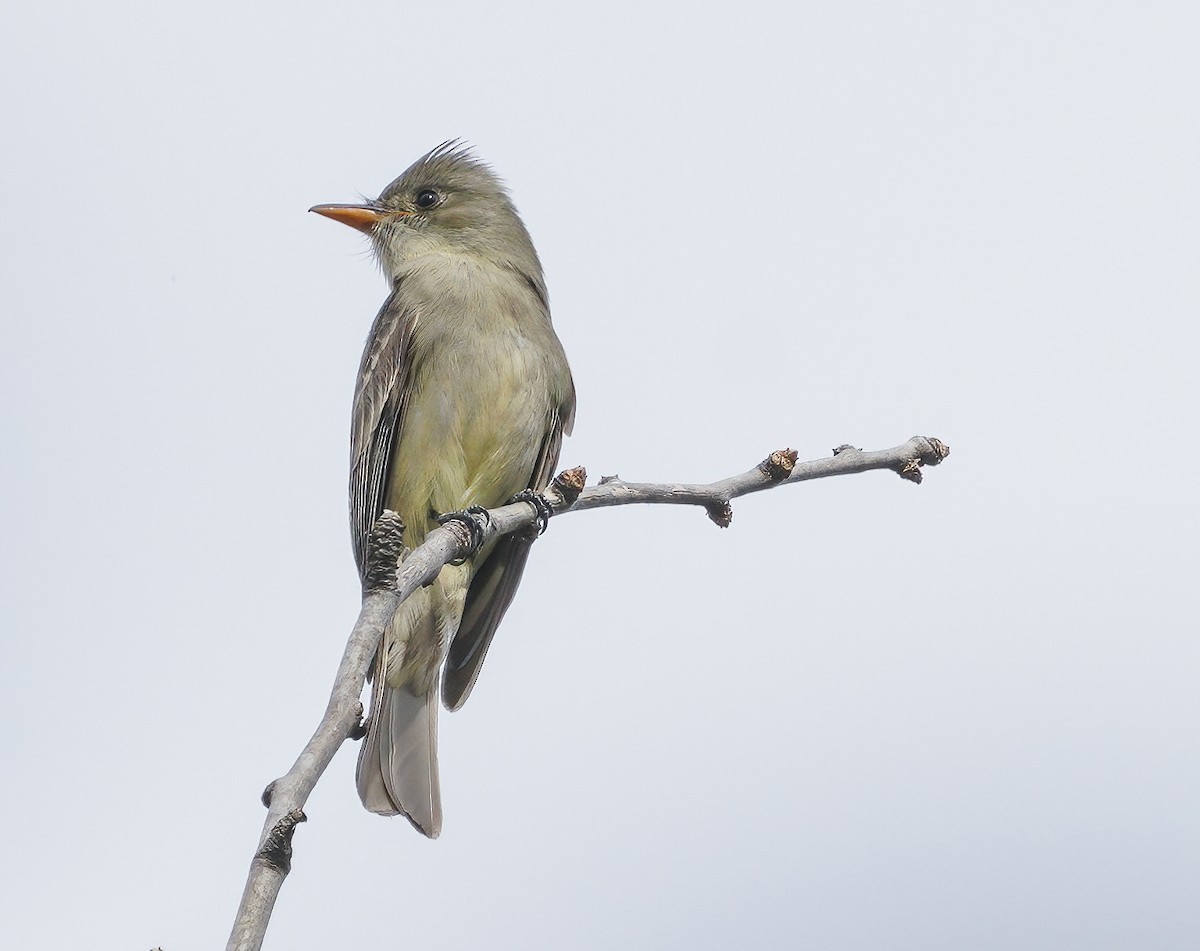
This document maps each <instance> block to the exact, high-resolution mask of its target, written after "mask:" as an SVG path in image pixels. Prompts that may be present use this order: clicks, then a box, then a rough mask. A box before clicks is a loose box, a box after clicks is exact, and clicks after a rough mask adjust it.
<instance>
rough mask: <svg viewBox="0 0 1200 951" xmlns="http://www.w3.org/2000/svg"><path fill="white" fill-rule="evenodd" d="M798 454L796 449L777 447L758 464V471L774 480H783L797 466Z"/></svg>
mask: <svg viewBox="0 0 1200 951" xmlns="http://www.w3.org/2000/svg"><path fill="white" fill-rule="evenodd" d="M798 455H799V454H798V453H797V452H796V450H795V449H776V450H775V451H774V452H773V453H771V454H770V455H769V456H767V458H766V459H764V460H763V461H762V462H760V463H759V464H758V471H759V472H761V473H762V474H763V475H765V476H766V477H767V478H768V479H770V480H771V481H772V482H782V481H783V480H784V479H786V478H787V477H788V476H790V475H791V474H792V470H793V469H795V468H796V458H797V456H798Z"/></svg>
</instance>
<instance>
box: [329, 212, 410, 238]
mask: <svg viewBox="0 0 1200 951" xmlns="http://www.w3.org/2000/svg"><path fill="white" fill-rule="evenodd" d="M308 210H309V211H315V212H316V213H317V214H318V215H324V216H325V217H326V218H332V219H333V220H334V221H340V222H341V223H342V224H344V225H349V226H350V227H351V228H357V229H358V230H359V231H362V232H363V233H364V234H370V232H371V229H372V228H374V227H375V225H377V224H378V223H379V222H380V221H382V220H383V219H384V218H390V217H391V216H392V215H395V214H407V212H386V211H383V210H382V209H379V208H376V207H375V206H373V205H313V206H312V207H311V208H309V209H308Z"/></svg>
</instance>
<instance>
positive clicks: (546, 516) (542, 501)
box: [504, 489, 554, 535]
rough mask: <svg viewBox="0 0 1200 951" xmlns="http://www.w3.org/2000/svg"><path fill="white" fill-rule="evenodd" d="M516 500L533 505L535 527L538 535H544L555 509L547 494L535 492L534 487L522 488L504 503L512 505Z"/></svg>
mask: <svg viewBox="0 0 1200 951" xmlns="http://www.w3.org/2000/svg"><path fill="white" fill-rule="evenodd" d="M514 502H528V503H529V504H530V505H532V506H533V513H534V518H533V527H534V528H535V529H536V530H537V535H542V534H543V533H544V532H545V531H546V528H547V527H548V526H549V525H550V516H551V515H553V514H554V509H552V508H551V507H550V503H549V502H547V501H546V498H545V496H543V495H542V494H541V493H540V492H534V491H533V489H522V490H521V491H520V492H518V493H517V494H516V495H514V496H513V497H512V498H511V499H509V500H508V501H507V502H505V503H504V504H505V505H512V504H513V503H514Z"/></svg>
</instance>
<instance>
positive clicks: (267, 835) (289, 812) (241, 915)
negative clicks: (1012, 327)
mask: <svg viewBox="0 0 1200 951" xmlns="http://www.w3.org/2000/svg"><path fill="white" fill-rule="evenodd" d="M949 454H950V447H949V446H947V445H945V444H944V443H942V442H941V441H940V440H938V439H935V438H934V437H932V436H914V437H913V438H912V439H910V440H909V441H908V442H906V443H904V444H903V445H900V446H896V447H895V448H893V449H884V450H879V451H875V452H864V451H863V450H861V449H856V448H854V447H853V446H839V447H838V448H837V449H835V450H834V454H833V455H832V456H829V457H827V458H825V459H817V460H814V461H812V462H797V461H796V453H795V452H794V451H793V450H791V449H781V450H779V451H777V452H773V453H771V455H769V456H768V457H767V458H766V459H764V460H763V461H762V462H761V463H759V464H758V465H757V466H755V467H754V468H753V469H750V470H749V471H747V472H743V473H742V474H741V475H735V476H731V477H730V478H728V479H722V480H720V481H718V482H711V483H707V484H703V485H698V484H689V483H636V482H624V481H622V480H621V479H618V478H616V477H608V478H605V479H602V480H601V481H600V484H599V485H594V486H590V487H588V488H584V485H585V483H586V480H587V473H586V472H585V471H584V470H583V469H582V468H577V469H568V470H567V471H565V472H563V473H560V474H559V475H558V476H556V477H555V479H554V481H553V482H552V483H551V485H550V486H549V488H547V489H546V491H545V493H543V496H544V498H545V500H546V501H547V502H548V503H549V504H550V508H551V510H552V511H553V513H554V514H555V515H561V514H562V513H564V512H581V511H585V510H587V509H597V508H608V507H610V506H614V505H634V504H666V505H698V506H700V507H701V508H703V509H704V510H705V511H706V512H707V513H708V516H709V518H711V519H712V520H713V521H714V522H716V523H717V524H718V525H720V526H721V527H723V528H724V527H727V526H728V525H729V523H730V521H731V520H732V519H733V509H732V507H731V505H730V502H731V501H732V500H733V499H735V498H738V497H739V496H742V495H748V494H749V493H751V492H761V491H763V490H764V489H771V488H775V487H776V486H781V485H788V484H791V483H793V482H807V481H809V480H812V479H824V478H828V477H829V476H838V475H851V474H853V473H856V472H867V471H869V470H872V469H891V470H892V471H894V472H897V473H899V474H900V476H901V478H904V479H907V480H909V481H911V482H917V483H919V482H920V481H921V468H922V467H923V466H936V465H937V464H938V463H940V462H941V461H942V460H943V459H945V458H946V457H947V456H948V455H949ZM537 517H538V513H537V510H536V509H535V507H534V505H533V504H532V503H528V502H516V503H512V504H510V505H505V506H502V507H501V508H497V509H492V510H490V511H489V512H488V518H487V520H486V525H480V531H479V532H478V533H475V534H476V537H475V538H472V532H471V531H470V530H469V529H468V528H467V526H466V525H465V524H464V523H463V522H462V521H457V520H456V521H450V522H447V523H445V524H444V525H442V526H441V527H440V528H437V529H435V530H434V531H432V532H430V533H429V534H428V535H427V536H426V537H425V541H424V543H423V544H421V545H420V546H418V547H417V548H415V549H413V551H411V552H408V553H405V551H404V548H403V545H402V544H401V542H400V537H401V535H402V533H403V525H402V524H401V523H400V520H399V517H398V516H397V515H396V514H395V513H394V512H385V513H384V514H383V515H382V516H381V517H380V519H379V521H378V522H376V524H375V528H374V531H373V532H372V537H371V551H370V553H369V559H370V564H369V567H368V572H367V578H368V584H367V590H366V592H365V593H364V595H363V601H362V608H361V610H360V611H359V615H358V621H357V622H356V623H355V625H354V629H353V630H352V631H351V632H350V640H349V642H348V643H347V644H346V650H345V652H344V653H343V655H342V662H341V665H340V666H339V667H338V672H337V676H336V677H335V678H334V683H333V692H332V694H331V696H330V698H329V703H328V705H327V706H326V708H325V715H324V717H322V719H321V722H320V724H319V725H318V727H317V730H316V732H315V733H314V734H313V736H312V739H310V740H309V741H308V744H307V745H306V746H305V747H304V749H303V750H302V751H301V753H300V756H299V757H298V758H297V760H296V762H295V763H294V764H293V766H292V768H291V769H290V770H288V772H287V774H286V775H284V776H282V777H280V778H279V779H277V780H275V781H274V782H273V783H271V784H270V785H269V786H268V787H267V788H266V790H265V791H264V792H263V802H264V804H265V805H266V806H267V819H266V822H265V823H264V825H263V832H262V837H261V838H260V840H259V846H258V849H257V850H256V852H255V854H254V859H253V860H252V861H251V864H250V875H249V878H248V879H247V882H246V888H245V891H244V892H243V893H242V903H241V906H240V907H239V908H238V914H237V918H236V920H235V922H234V927H233V932H232V934H231V935H230V937H229V943H228V945H227V946H226V948H227V951H258V949H259V948H260V947H261V946H262V941H263V938H264V936H265V935H266V930H267V923H268V922H269V921H270V917H271V911H272V909H273V908H274V907H275V899H276V897H277V896H278V894H279V890H280V888H281V887H282V886H283V880H284V878H285V877H286V876H287V873H288V871H289V870H290V868H291V855H292V835H293V833H294V832H295V828H296V825H297V824H298V823H300V822H304V821H305V815H304V812H303V807H304V804H305V803H306V802H307V801H308V797H309V795H310V794H311V793H312V791H313V789H314V787H315V786H316V784H317V780H319V779H320V778H321V775H322V773H324V772H325V769H326V768H327V767H328V766H329V763H330V762H331V761H332V760H333V756H334V754H335V753H336V752H337V750H338V747H340V746H341V745H342V743H343V742H344V741H345V740H346V739H347V738H351V737H354V738H357V737H360V736H361V735H362V733H361V721H362V703H361V702H360V700H359V697H360V696H361V695H362V691H363V687H364V686H365V684H366V680H367V670H368V668H369V666H370V663H371V659H372V658H373V657H374V655H375V651H376V649H377V648H378V646H379V642H380V640H381V638H382V636H383V632H384V629H385V628H386V627H387V625H388V624H389V623H390V622H391V619H392V616H393V615H394V614H395V613H396V609H397V608H398V607H399V606H400V603H401V602H402V601H403V600H404V599H405V598H407V597H408V596H409V595H411V594H412V593H413V592H414V591H415V590H417V588H419V587H421V586H422V585H425V584H429V583H430V582H432V581H433V580H434V579H435V578H436V577H437V575H438V572H439V571H441V569H442V566H443V565H447V564H449V563H450V562H452V561H455V560H457V559H459V558H465V557H468V556H469V555H470V554H471V550H472V548H473V547H475V545H476V544H481V543H483V542H486V541H487V540H488V539H490V538H492V537H494V536H496V535H507V534H508V533H510V532H515V531H519V530H521V529H527V528H530V527H532V526H533V525H534V524H535V521H536V519H537ZM398 561H399V566H398V568H397V567H396V566H397V562H398Z"/></svg>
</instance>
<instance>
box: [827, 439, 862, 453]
mask: <svg viewBox="0 0 1200 951" xmlns="http://www.w3.org/2000/svg"><path fill="white" fill-rule="evenodd" d="M843 452H862V450H861V449H859V448H858V446H851V445H850V443H848V442H844V443H842V444H841V445H840V446H837V447H836V448H834V450H833V454H834V455H835V456H840V455H841V454H842V453H843Z"/></svg>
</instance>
